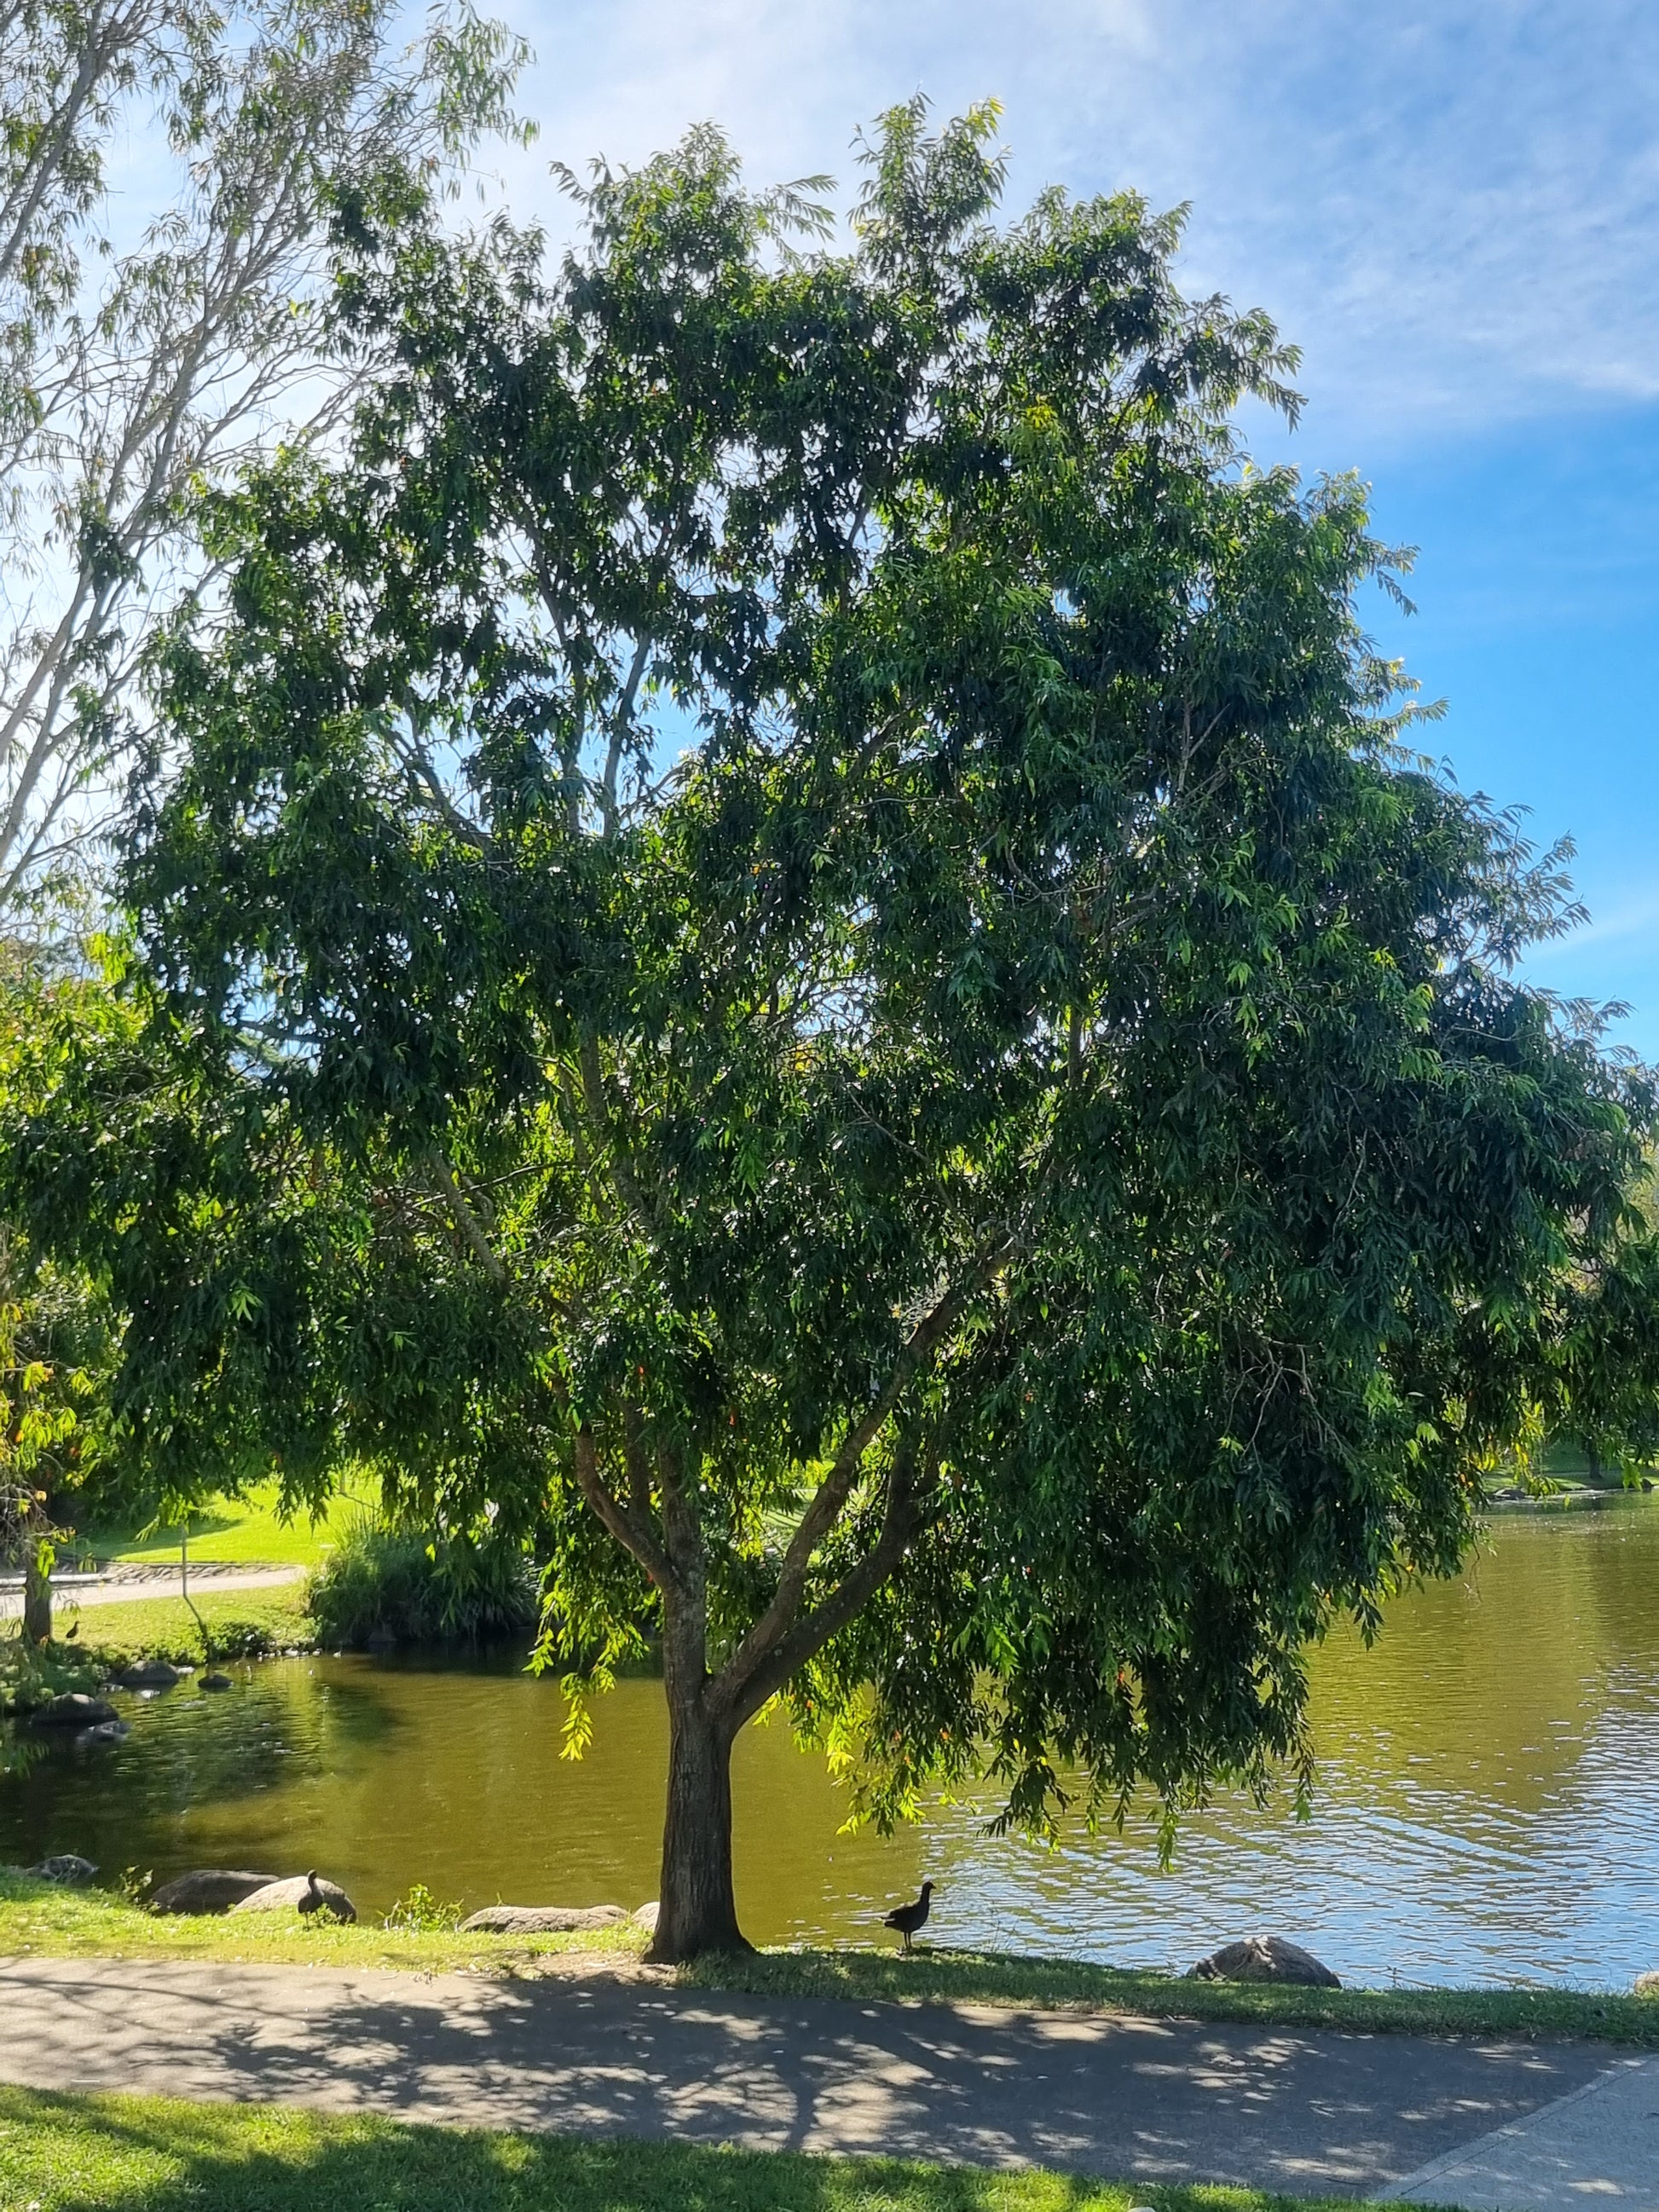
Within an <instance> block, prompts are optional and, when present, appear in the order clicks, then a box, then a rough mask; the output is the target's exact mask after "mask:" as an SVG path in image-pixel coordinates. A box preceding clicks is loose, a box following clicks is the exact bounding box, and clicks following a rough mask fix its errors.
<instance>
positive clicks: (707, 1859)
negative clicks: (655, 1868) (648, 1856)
mask: <svg viewBox="0 0 1659 2212" xmlns="http://www.w3.org/2000/svg"><path fill="white" fill-rule="evenodd" d="M668 1727H669V1736H668V1809H667V1815H666V1818H665V1820H664V1822H663V1838H662V1887H661V1891H660V1893H659V1903H658V1908H657V1932H656V1935H655V1937H654V1938H653V1942H652V1945H651V1948H650V1950H649V1952H648V1953H647V1956H648V1957H649V1958H651V1959H653V1960H657V1961H658V1962H659V1963H660V1964H662V1965H665V1966H678V1964H679V1963H680V1962H681V1961H682V1960H686V1959H695V1958H696V1956H697V1955H698V1954H699V1953H701V1952H704V1951H746V1950H748V1948H750V1947H749V1945H748V1944H747V1943H746V1942H744V1938H743V1934H742V1931H741V1930H740V1929H739V1928H738V1911H737V1905H736V1903H735V1902H734V1900H733V1898H732V1727H731V1723H730V1722H729V1720H728V1719H727V1718H726V1717H725V1716H724V1715H723V1714H721V1713H719V1712H717V1711H710V1709H709V1700H708V1699H707V1697H706V1696H704V1695H701V1694H693V1695H690V1696H676V1694H675V1692H674V1690H673V1688H672V1686H670V1687H669V1696H668Z"/></svg>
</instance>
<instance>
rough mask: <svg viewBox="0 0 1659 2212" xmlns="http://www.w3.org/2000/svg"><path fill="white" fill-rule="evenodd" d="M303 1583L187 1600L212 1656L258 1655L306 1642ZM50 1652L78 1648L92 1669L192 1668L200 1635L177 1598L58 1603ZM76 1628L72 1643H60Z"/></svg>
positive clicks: (309, 1633) (308, 1628) (309, 1635)
mask: <svg viewBox="0 0 1659 2212" xmlns="http://www.w3.org/2000/svg"><path fill="white" fill-rule="evenodd" d="M304 1595H305V1592H304V1588H303V1585H302V1584H301V1583H283V1584H282V1585H281V1586H280V1587H279V1588H278V1589H250V1590H234V1589H233V1590H204V1591H203V1592H202V1593H201V1594H200V1595H199V1596H192V1599H191V1603H192V1604H193V1605H194V1606H195V1607H196V1611H197V1613H200V1615H201V1616H202V1619H203V1620H204V1621H205V1622H206V1624H207V1627H208V1632H209V1634H210V1636H212V1637H213V1638H214V1639H215V1656H219V1657H224V1656H229V1657H233V1658H258V1657H260V1656H264V1654H265V1653H267V1652H270V1651H283V1650H289V1649H290V1648H291V1647H293V1646H295V1645H296V1644H297V1645H299V1646H300V1647H301V1648H302V1649H304V1648H307V1647H308V1646H309V1645H310V1644H311V1642H312V1640H313V1628H312V1624H311V1620H310V1619H309V1617H308V1615H307V1613H305V1611H304V1610H303V1606H302V1600H303V1598H304ZM52 1627H53V1631H54V1639H55V1640H54V1650H55V1652H56V1653H58V1655H59V1656H64V1657H68V1656H71V1655H72V1653H73V1652H74V1650H76V1647H78V1648H79V1649H80V1650H82V1651H84V1652H85V1654H86V1656H87V1658H88V1662H89V1663H90V1664H91V1665H93V1666H94V1668H96V1667H125V1666H127V1665H129V1664H130V1663H131V1662H132V1661H134V1660H136V1659H149V1658H155V1659H170V1660H172V1661H173V1663H174V1664H175V1665H176V1666H185V1665H189V1666H197V1667H199V1666H200V1665H201V1663H202V1662H203V1660H204V1658H205V1657H206V1656H207V1655H206V1653H205V1652H204V1650H203V1648H202V1632H201V1629H200V1628H199V1627H198V1626H197V1621H196V1619H195V1616H194V1615H193V1614H192V1613H191V1609H190V1607H189V1606H187V1605H186V1604H185V1601H184V1600H183V1599H182V1598H177V1597H141V1598H134V1599H132V1600H131V1601H130V1602H126V1601H124V1602H123V1603H121V1604H119V1605H88V1606H82V1607H80V1608H78V1610H77V1608H76V1605H75V1603H74V1601H73V1600H72V1599H68V1598H60V1599H59V1600H58V1601H57V1603H56V1604H54V1606H53V1607H52ZM74 1627H78V1630H79V1633H78V1635H77V1636H76V1643H75V1644H74V1645H70V1644H66V1643H65V1642H64V1638H65V1636H66V1634H67V1632H68V1631H69V1630H70V1628H74Z"/></svg>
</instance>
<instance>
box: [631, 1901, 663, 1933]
mask: <svg viewBox="0 0 1659 2212" xmlns="http://www.w3.org/2000/svg"><path fill="white" fill-rule="evenodd" d="M660 1911H662V1906H661V1905H660V1904H659V1901H658V1900H657V1899H655V1898H653V1899H652V1900H651V1902H650V1904H649V1905H641V1907H640V1909H639V1911H637V1912H636V1913H635V1915H634V1925H635V1927H636V1928H645V1929H649V1930H650V1932H651V1934H652V1935H653V1936H654V1935H655V1934H656V1932H657V1916H658V1914H659V1913H660Z"/></svg>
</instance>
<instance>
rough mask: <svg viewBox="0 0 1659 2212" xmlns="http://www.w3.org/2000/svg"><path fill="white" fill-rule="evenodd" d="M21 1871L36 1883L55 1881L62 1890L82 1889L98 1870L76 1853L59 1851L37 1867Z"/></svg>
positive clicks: (89, 1861) (43, 1860)
mask: <svg viewBox="0 0 1659 2212" xmlns="http://www.w3.org/2000/svg"><path fill="white" fill-rule="evenodd" d="M23 1871H24V1873H25V1874H27V1875H33V1878H34V1880H35V1881H55V1882H57V1883H58V1884H59V1885H60V1887H63V1888H64V1889H84V1888H85V1887H86V1886H87V1884H88V1882H89V1881H91V1880H92V1878H93V1876H94V1875H95V1874H96V1873H97V1871H98V1869H97V1868H96V1867H95V1866H94V1864H93V1863H92V1861H91V1860H90V1859H83V1858H82V1857H80V1856H79V1855H78V1854H77V1853H76V1852H74V1851H59V1852H58V1853H57V1855H56V1856H55V1857H52V1858H49V1859H42V1860H41V1861H40V1864H39V1865H38V1866H32V1867H25V1868H24V1869H23Z"/></svg>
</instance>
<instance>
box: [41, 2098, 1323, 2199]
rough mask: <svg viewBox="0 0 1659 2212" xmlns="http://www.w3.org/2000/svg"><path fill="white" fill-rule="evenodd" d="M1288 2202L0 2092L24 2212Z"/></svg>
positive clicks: (1240, 2193) (887, 2164) (873, 2162)
mask: <svg viewBox="0 0 1659 2212" xmlns="http://www.w3.org/2000/svg"><path fill="white" fill-rule="evenodd" d="M1294 2201H1295V2203H1296V2204H1297V2207H1298V2208H1299V2212H1313V2208H1315V2207H1317V2206H1319V2205H1321V2204H1328V2205H1329V2206H1330V2207H1331V2208H1332V2212H1335V2204H1336V2202H1337V2200H1334V2199H1319V2198H1301V2199H1297V2200H1294ZM1132 2203H1141V2204H1151V2205H1154V2206H1156V2207H1157V2208H1158V2212H1289V2208H1290V2207H1291V2203H1292V2200H1291V2199H1290V2198H1287V2197H1270V2196H1268V2195H1267V2194H1266V2193H1265V2192H1263V2191H1258V2190H1251V2189H1166V2188H1157V2187H1152V2186H1149V2185H1146V2184H1145V2183H1141V2182H1137V2183H1136V2184H1135V2185H1134V2188H1133V2191H1131V2190H1130V2189H1127V2188H1126V2187H1123V2186H1122V2185H1119V2184H1115V2183H1098V2182H1091V2181H1085V2180H1082V2179H1078V2178H1076V2177H1074V2176H1071V2175H1065V2174H1058V2173H987V2172H980V2171H978V2170H976V2169H974V2168H970V2167H963V2166H924V2165H921V2164H920V2163H916V2162H913V2161H910V2160H903V2161H901V2160H891V2159H846V2158H813V2157H808V2156H805V2155H803V2154H800V2153H799V2152H792V2151H735V2150H708V2149H702V2148H697V2147H696V2146H693V2145H690V2144H684V2143H645V2142H578V2141H574V2140H572V2139H570V2138H568V2137H561V2136H545V2135H537V2136H515V2135H492V2134H485V2133H483V2131H481V2130H460V2129H452V2128H422V2127H410V2126H409V2125H407V2124H402V2123H399V2122H397V2121H393V2120H377V2119H332V2118H325V2117H323V2116H322V2115H320V2114H318V2113H313V2112H283V2111H281V2110H277V2109H273V2108H271V2107H269V2106H264V2107H259V2106H254V2107H250V2106H230V2105H186V2104H182V2103H179V2102H178V2101H176V2100H173V2099H172V2098H161V2097H86V2096H69V2095H63V2094H50V2093H40V2092H33V2091H29V2090H22V2089H0V2205H5V2206H12V2205H16V2206H20V2207H21V2206H24V2205H27V2206H29V2207H30V2208H31V2212H35V2208H38V2212H200V2208H201V2207H202V2206H203V2205H204V2204H206V2205H210V2206H212V2207H213V2208H214V2212H363V2208H364V2207H365V2206H374V2207H383V2208H386V2212H391V2209H392V2207H396V2208H397V2212H456V2208H457V2207H459V2206H463V2205H464V2206H465V2207H466V2208H467V2212H1127V2207H1128V2206H1129V2205H1130V2204H1132ZM1341 2203H1342V2204H1343V2205H1344V2207H1345V2208H1346V2212H1361V2208H1359V2207H1358V2205H1357V2204H1356V2203H1355V2202H1354V2200H1352V2199H1348V2198H1345V2199H1342V2200H1341Z"/></svg>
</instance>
